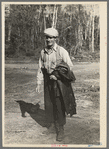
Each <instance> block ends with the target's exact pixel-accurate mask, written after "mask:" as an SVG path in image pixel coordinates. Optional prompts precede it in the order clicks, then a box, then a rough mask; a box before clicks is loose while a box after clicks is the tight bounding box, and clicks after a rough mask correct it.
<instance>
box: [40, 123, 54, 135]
mask: <svg viewBox="0 0 109 149" xmlns="http://www.w3.org/2000/svg"><path fill="white" fill-rule="evenodd" d="M50 133H56V129H55V125H54V123H52V124H51V125H50V127H49V128H48V129H47V130H45V131H44V132H42V134H46V135H48V134H50Z"/></svg>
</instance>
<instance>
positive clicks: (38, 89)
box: [36, 85, 41, 93]
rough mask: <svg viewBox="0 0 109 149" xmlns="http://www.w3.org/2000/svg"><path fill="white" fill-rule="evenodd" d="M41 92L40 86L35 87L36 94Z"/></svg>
mask: <svg viewBox="0 0 109 149" xmlns="http://www.w3.org/2000/svg"><path fill="white" fill-rule="evenodd" d="M40 92H41V85H37V87H36V93H40Z"/></svg>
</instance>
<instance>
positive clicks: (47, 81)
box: [36, 28, 76, 141]
mask: <svg viewBox="0 0 109 149" xmlns="http://www.w3.org/2000/svg"><path fill="white" fill-rule="evenodd" d="M44 34H45V40H46V47H45V49H43V50H42V51H41V57H40V59H39V68H38V73H37V88H36V92H40V86H41V82H42V80H43V79H44V104H45V114H46V120H47V123H48V124H49V128H48V132H52V131H54V130H56V134H57V136H56V140H57V141H62V140H63V137H64V125H65V123H66V115H65V113H67V114H69V113H70V115H71V116H72V115H73V114H76V104H75V97H74V94H73V90H72V87H71V81H72V80H73V79H72V78H74V76H73V77H72V74H73V73H71V72H72V68H73V64H72V62H71V60H70V57H69V54H68V52H67V51H66V50H65V49H64V48H62V47H61V46H59V45H57V44H56V39H57V37H58V31H57V30H56V29H54V28H48V29H45V30H44ZM74 79H75V78H74Z"/></svg>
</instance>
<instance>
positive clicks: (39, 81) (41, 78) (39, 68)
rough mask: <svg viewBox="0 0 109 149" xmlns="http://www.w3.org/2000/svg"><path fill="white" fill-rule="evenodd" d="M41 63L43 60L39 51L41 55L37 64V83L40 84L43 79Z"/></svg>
mask: <svg viewBox="0 0 109 149" xmlns="http://www.w3.org/2000/svg"><path fill="white" fill-rule="evenodd" d="M42 65H43V60H42V52H41V57H40V58H39V64H38V71H37V78H36V80H37V85H39V84H41V83H42V81H43V73H42V70H41V68H42Z"/></svg>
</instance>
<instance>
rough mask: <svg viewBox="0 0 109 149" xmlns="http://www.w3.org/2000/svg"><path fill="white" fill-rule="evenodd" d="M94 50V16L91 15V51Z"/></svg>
mask: <svg viewBox="0 0 109 149" xmlns="http://www.w3.org/2000/svg"><path fill="white" fill-rule="evenodd" d="M93 52H94V16H92V53H93Z"/></svg>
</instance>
